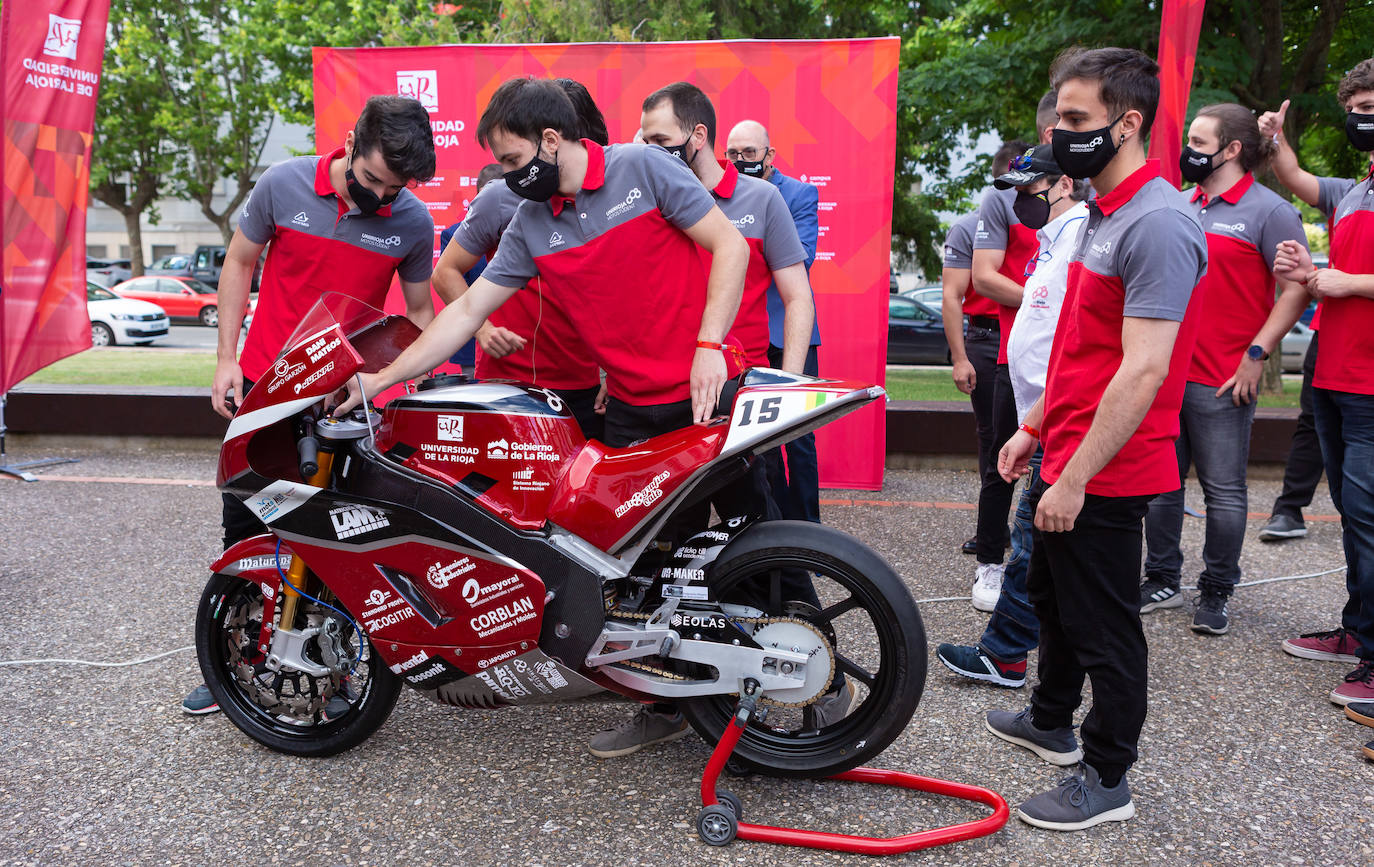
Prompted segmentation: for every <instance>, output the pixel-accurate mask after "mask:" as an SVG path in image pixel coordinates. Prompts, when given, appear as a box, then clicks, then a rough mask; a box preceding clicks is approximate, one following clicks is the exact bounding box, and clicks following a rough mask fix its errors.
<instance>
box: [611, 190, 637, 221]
mask: <svg viewBox="0 0 1374 867" xmlns="http://www.w3.org/2000/svg"><path fill="white" fill-rule="evenodd" d="M642 198H644V194H643V193H642V192H640V191H639V187H635V188H633V189H631V190H630V192H629V193H627V194H626V195H625V201H623V202H620V203H618V204H616V205H614V206H612V207H611V208H610V209H608V210H607V211H606V218H607V219H610V218H611V217H615V216H618V215H620V214H623V213H625V212H626V211H628V210H630V208H633V207H634V204H635V202H636V201H638V200H639V199H642Z"/></svg>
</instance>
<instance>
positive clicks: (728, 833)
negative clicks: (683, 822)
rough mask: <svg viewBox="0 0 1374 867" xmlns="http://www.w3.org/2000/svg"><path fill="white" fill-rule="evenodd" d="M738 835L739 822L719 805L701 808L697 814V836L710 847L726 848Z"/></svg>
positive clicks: (725, 808)
mask: <svg viewBox="0 0 1374 867" xmlns="http://www.w3.org/2000/svg"><path fill="white" fill-rule="evenodd" d="M738 833H739V821H738V820H737V819H735V816H734V814H733V813H731V812H730V808H728V807H725V806H722V805H721V804H712V805H711V806H709V807H702V808H701V812H699V813H697V835H698V836H700V837H701V839H703V840H705V841H706V842H707V843H710V844H711V845H712V846H728V845H730V844H731V843H732V842H734V839H735V835H736V834H738Z"/></svg>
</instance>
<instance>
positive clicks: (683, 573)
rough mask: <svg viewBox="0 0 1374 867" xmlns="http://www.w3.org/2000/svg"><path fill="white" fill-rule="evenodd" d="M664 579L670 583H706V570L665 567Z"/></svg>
mask: <svg viewBox="0 0 1374 867" xmlns="http://www.w3.org/2000/svg"><path fill="white" fill-rule="evenodd" d="M661 575H662V577H663V578H665V579H667V580H670V581H705V580H706V571H705V570H704V569H684V568H682V567H680V566H665V567H663V572H662V573H661Z"/></svg>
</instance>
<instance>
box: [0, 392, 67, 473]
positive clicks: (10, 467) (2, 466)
mask: <svg viewBox="0 0 1374 867" xmlns="http://www.w3.org/2000/svg"><path fill="white" fill-rule="evenodd" d="M8 402H9V394H8V393H4V394H0V475H4V476H13V477H14V478H16V479H20V480H21V481H25V482H36V481H38V476H35V475H34V474H33V473H30V472H26V470H30V469H34V468H37V467H51V466H55V465H57V464H75V463H79V461H80V459H79V458H42V459H41V460H36V461H26V462H25V463H22V464H7V463H6V462H5V433H6V432H7V431H8V428H6V427H5V404H6V403H8Z"/></svg>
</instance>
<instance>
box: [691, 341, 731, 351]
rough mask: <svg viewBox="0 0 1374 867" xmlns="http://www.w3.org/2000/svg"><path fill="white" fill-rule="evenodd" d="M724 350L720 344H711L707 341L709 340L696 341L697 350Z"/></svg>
mask: <svg viewBox="0 0 1374 867" xmlns="http://www.w3.org/2000/svg"><path fill="white" fill-rule="evenodd" d="M724 348H725V347H724V346H723V345H722V344H719V343H712V342H711V341H709V340H698V341H697V349H724Z"/></svg>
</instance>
